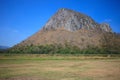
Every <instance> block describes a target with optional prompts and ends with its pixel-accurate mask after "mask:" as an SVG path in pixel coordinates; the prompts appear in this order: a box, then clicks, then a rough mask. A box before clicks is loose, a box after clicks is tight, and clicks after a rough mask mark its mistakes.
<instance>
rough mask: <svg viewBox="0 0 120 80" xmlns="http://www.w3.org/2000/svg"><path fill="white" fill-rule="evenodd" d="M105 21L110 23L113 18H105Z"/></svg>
mask: <svg viewBox="0 0 120 80" xmlns="http://www.w3.org/2000/svg"><path fill="white" fill-rule="evenodd" d="M104 22H108V23H110V22H112V19H105V20H104Z"/></svg>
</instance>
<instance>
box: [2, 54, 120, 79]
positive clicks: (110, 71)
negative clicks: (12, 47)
mask: <svg viewBox="0 0 120 80" xmlns="http://www.w3.org/2000/svg"><path fill="white" fill-rule="evenodd" d="M0 80H120V57H110V56H93V57H92V56H72V55H69V56H68V55H66V56H56V55H55V56H50V55H49V56H47V55H32V54H31V55H17V54H16V55H11V56H10V55H0Z"/></svg>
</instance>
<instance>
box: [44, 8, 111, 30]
mask: <svg viewBox="0 0 120 80" xmlns="http://www.w3.org/2000/svg"><path fill="white" fill-rule="evenodd" d="M62 27H63V28H64V29H65V30H68V31H77V30H80V29H86V30H96V31H107V32H111V29H110V27H109V26H108V25H106V24H98V23H96V22H95V21H94V20H93V19H92V18H91V17H89V16H87V15H85V14H82V13H79V12H76V11H73V10H70V9H67V8H61V9H59V10H58V12H57V13H56V14H55V15H53V16H52V17H51V18H50V19H49V20H48V22H47V23H46V25H45V26H44V27H43V30H44V31H48V30H56V29H58V28H62Z"/></svg>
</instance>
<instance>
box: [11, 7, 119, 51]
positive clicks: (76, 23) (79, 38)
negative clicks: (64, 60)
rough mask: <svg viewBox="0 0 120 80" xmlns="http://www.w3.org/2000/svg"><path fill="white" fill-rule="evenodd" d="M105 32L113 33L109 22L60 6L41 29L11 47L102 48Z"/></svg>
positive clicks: (25, 48) (18, 48)
mask: <svg viewBox="0 0 120 80" xmlns="http://www.w3.org/2000/svg"><path fill="white" fill-rule="evenodd" d="M106 34H110V35H113V32H112V29H111V28H110V25H109V24H107V23H103V24H99V23H97V22H95V21H94V20H93V19H92V18H91V17H89V16H87V15H85V14H82V13H79V12H76V11H73V10H70V9H65V8H62V9H59V10H58V11H57V13H55V15H53V16H52V17H51V18H50V19H49V20H48V22H47V23H46V24H45V25H44V26H43V28H42V29H41V30H39V31H38V32H37V33H35V34H34V35H32V36H31V37H29V38H28V39H26V40H24V41H22V42H21V43H19V44H17V45H15V46H14V47H13V48H12V49H13V51H15V50H17V51H19V52H20V51H24V50H27V49H28V48H29V49H30V50H32V49H34V48H35V49H34V51H33V52H35V51H37V52H39V50H41V47H38V48H36V47H37V46H46V45H47V47H48V45H52V46H54V48H55V49H58V46H60V47H63V48H65V47H66V45H67V47H68V46H69V47H72V49H73V47H77V50H78V49H79V50H85V49H91V48H102V47H103V44H105V43H107V42H106V40H105V36H106ZM109 38H111V37H109ZM118 41H119V40H118ZM30 47H32V49H31V48H30ZM33 47H34V48H33ZM56 47H57V48H56ZM50 48H51V47H50ZM52 48H53V47H52ZM63 48H62V49H63ZM69 49H70V48H69ZM45 50H46V49H45ZM52 50H53V49H51V51H52ZM58 51H59V50H58ZM25 52H27V51H25ZM48 52H49V51H48ZM55 52H56V51H55Z"/></svg>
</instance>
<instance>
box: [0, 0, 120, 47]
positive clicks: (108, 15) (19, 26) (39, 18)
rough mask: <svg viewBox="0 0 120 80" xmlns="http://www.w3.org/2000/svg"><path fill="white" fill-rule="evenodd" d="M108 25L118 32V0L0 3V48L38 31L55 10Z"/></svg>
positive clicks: (3, 0) (17, 0)
mask: <svg viewBox="0 0 120 80" xmlns="http://www.w3.org/2000/svg"><path fill="white" fill-rule="evenodd" d="M59 8H69V9H73V10H75V11H78V12H82V13H85V14H87V15H89V16H91V17H92V18H93V19H94V20H95V21H96V22H98V23H102V22H108V23H109V24H110V25H111V28H112V29H113V31H114V32H119V33H120V0H0V45H4V46H13V45H15V44H17V43H19V42H21V41H22V40H24V39H26V38H28V37H29V36H31V35H32V34H34V33H35V32H37V31H38V30H40V29H41V28H42V27H43V26H44V25H45V23H46V22H47V21H48V19H49V18H50V17H51V16H52V15H53V14H54V13H55V12H56V11H57V10H58V9H59Z"/></svg>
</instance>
